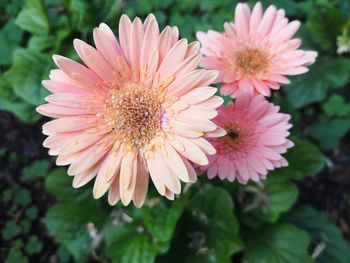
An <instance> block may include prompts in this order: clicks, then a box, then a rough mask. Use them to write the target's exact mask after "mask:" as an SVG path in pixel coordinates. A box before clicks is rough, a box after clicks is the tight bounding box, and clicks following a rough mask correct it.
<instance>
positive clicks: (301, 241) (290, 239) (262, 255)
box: [243, 223, 312, 263]
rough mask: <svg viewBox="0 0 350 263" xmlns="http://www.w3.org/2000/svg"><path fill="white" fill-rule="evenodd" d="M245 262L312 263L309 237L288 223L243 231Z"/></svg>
mask: <svg viewBox="0 0 350 263" xmlns="http://www.w3.org/2000/svg"><path fill="white" fill-rule="evenodd" d="M243 237H244V241H245V247H244V255H243V262H246V263H262V262H268V263H311V262H312V260H311V257H310V256H309V254H308V251H307V248H308V246H309V242H310V239H309V236H308V234H307V233H306V232H304V231H303V230H301V229H299V228H297V227H295V226H293V225H291V224H287V223H279V224H274V225H265V226H263V227H261V228H260V229H254V230H252V229H250V230H249V229H246V231H243Z"/></svg>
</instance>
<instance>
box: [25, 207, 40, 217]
mask: <svg viewBox="0 0 350 263" xmlns="http://www.w3.org/2000/svg"><path fill="white" fill-rule="evenodd" d="M25 215H26V217H28V218H29V219H30V220H35V219H37V218H38V215H39V208H38V207H37V206H31V207H29V208H28V209H27V210H26V212H25Z"/></svg>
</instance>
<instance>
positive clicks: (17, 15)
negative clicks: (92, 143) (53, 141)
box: [0, 0, 350, 263]
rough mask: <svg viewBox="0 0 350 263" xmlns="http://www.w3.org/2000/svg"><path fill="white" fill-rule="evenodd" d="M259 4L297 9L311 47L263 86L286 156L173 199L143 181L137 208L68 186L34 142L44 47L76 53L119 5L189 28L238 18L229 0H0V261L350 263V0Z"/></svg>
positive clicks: (47, 51)
mask: <svg viewBox="0 0 350 263" xmlns="http://www.w3.org/2000/svg"><path fill="white" fill-rule="evenodd" d="M248 2H249V3H250V4H251V5H252V4H253V3H255V1H248ZM262 3H263V5H264V7H265V8H266V7H267V6H268V5H269V4H274V5H276V6H277V7H279V8H283V9H285V11H286V14H287V15H288V16H289V17H290V18H291V19H298V20H300V21H301V22H302V26H301V28H300V30H299V32H298V33H297V37H299V38H302V40H303V45H302V48H304V49H309V50H317V51H318V52H319V57H318V59H317V62H316V63H315V64H314V65H312V66H311V67H310V71H309V72H308V73H306V74H304V75H301V76H298V77H294V78H292V79H291V80H292V83H291V84H290V85H287V86H285V87H283V88H282V89H281V91H278V92H276V93H274V94H273V96H272V97H271V101H273V102H274V103H277V104H279V105H281V107H282V111H284V112H286V113H289V114H291V115H292V122H293V124H294V127H293V129H292V136H291V139H292V140H293V141H294V142H295V143H296V146H295V147H294V148H293V149H292V150H290V151H289V153H288V154H287V155H286V157H287V159H288V161H289V162H290V166H289V167H287V168H283V169H279V170H277V171H275V172H272V173H270V174H269V175H268V179H267V180H266V181H263V182H261V183H259V184H256V183H250V184H248V185H246V186H242V185H238V184H237V183H229V182H221V181H219V180H212V181H208V180H206V179H205V178H204V177H201V178H200V180H199V182H198V183H196V184H194V185H192V186H191V187H186V188H185V189H186V190H185V191H184V193H183V194H182V195H181V197H179V198H178V199H176V201H174V202H170V201H166V200H164V199H162V198H159V197H158V196H157V194H156V193H155V191H154V189H152V188H151V189H150V194H149V197H148V199H149V201H148V202H147V203H146V205H145V206H144V207H143V208H142V209H135V208H134V207H133V206H129V207H126V208H125V207H122V206H121V205H117V206H115V207H110V206H108V205H107V201H106V200H105V199H104V198H102V199H101V200H94V199H93V198H92V194H91V185H89V186H88V187H84V188H83V189H78V190H77V189H73V188H72V186H71V181H72V178H70V177H68V176H67V175H66V170H65V168H60V169H57V168H56V167H55V165H54V159H52V158H51V157H49V156H48V155H47V153H46V150H45V149H44V148H43V147H42V146H41V144H42V141H43V140H44V136H43V135H42V134H41V125H42V123H44V122H45V121H47V119H43V118H41V117H40V116H39V115H38V114H37V113H36V112H35V107H36V106H37V105H40V104H42V103H43V101H44V100H43V99H44V97H45V96H46V95H47V94H48V92H47V91H46V90H45V89H44V88H43V87H42V86H41V84H40V83H41V80H43V79H47V77H48V73H49V71H50V69H52V68H54V65H53V62H52V60H51V56H52V54H61V55H64V56H67V57H70V58H72V59H78V57H77V55H76V54H75V52H74V50H73V45H72V41H73V39H74V38H80V39H82V40H84V41H87V42H89V43H92V34H91V32H92V30H93V28H94V27H96V26H98V25H99V23H101V22H106V23H107V24H109V26H110V27H111V28H112V29H113V30H114V32H115V33H117V32H116V29H117V27H118V20H119V17H120V15H121V14H123V13H125V14H127V15H129V16H130V17H132V18H133V17H134V16H139V17H141V18H145V17H146V16H147V14H148V13H150V12H153V13H154V14H155V16H156V17H157V20H158V22H159V24H160V27H161V28H163V27H164V26H165V25H168V24H169V25H173V26H174V25H176V26H178V27H179V30H180V35H181V37H186V38H188V39H189V40H191V41H194V40H195V33H196V31H198V30H208V29H210V28H211V29H216V30H220V31H221V30H222V29H223V23H224V22H225V21H232V20H233V18H234V7H235V5H236V4H237V1H235V0H220V1H217V0H161V1H159V0H124V1H123V0H92V1H84V0H45V1H44V0H27V1H21V0H2V1H0V72H1V76H0V134H1V140H0V167H1V168H0V189H1V193H0V228H1V236H0V262H5V263H26V262H35V263H41V262H43V263H47V262H49V263H56V262H63V263H65V262H101V263H102V262H103V263H104V262H113V263H119V262H122V263H124V262H125V263H151V262H157V263H160V262H166V263H168V262H177V263H178V262H191V263H195V262H201V263H202V262H204V263H205V262H208V263H209V262H210V263H215V262H218V263H226V262H246V263H309V262H317V263H349V262H350V245H349V242H348V241H349V240H350V141H349V130H350V89H349V74H350V58H349V53H350V1H349V0H334V1H330V0H329V1H327V0H300V1H297V0H295V1H291V0H266V1H262Z"/></svg>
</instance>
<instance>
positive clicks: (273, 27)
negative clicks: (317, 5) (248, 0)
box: [197, 3, 317, 97]
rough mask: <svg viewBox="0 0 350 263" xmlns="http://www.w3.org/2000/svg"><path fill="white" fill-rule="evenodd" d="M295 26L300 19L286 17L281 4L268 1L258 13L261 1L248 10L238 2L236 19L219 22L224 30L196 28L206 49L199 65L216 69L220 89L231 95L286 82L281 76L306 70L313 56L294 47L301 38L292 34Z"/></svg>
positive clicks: (267, 91)
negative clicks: (218, 73)
mask: <svg viewBox="0 0 350 263" xmlns="http://www.w3.org/2000/svg"><path fill="white" fill-rule="evenodd" d="M299 26H300V22H299V21H292V22H289V21H288V18H286V17H285V13H284V10H282V9H280V10H277V9H276V7H275V6H273V5H271V6H269V7H268V8H267V10H266V11H265V12H264V13H263V10H262V6H261V3H257V4H256V5H255V6H254V8H253V10H252V11H251V10H250V8H249V6H248V5H247V4H242V3H239V4H238V5H237V7H236V11H235V21H234V23H229V22H226V23H225V24H224V28H225V32H224V33H219V32H217V31H213V30H209V31H208V32H207V33H204V32H198V33H197V38H198V40H199V41H200V42H201V44H202V49H201V52H202V53H203V54H204V55H205V57H204V59H203V60H202V62H201V66H202V67H203V68H206V69H217V70H219V71H220V75H219V77H218V79H217V81H218V82H222V83H223V85H222V88H221V94H222V95H225V96H226V95H231V96H232V97H235V96H236V95H237V94H238V93H240V92H242V91H247V90H253V91H254V92H255V93H257V94H262V95H264V96H270V94H271V90H277V89H279V88H280V86H281V85H284V84H288V83H289V80H288V78H287V77H286V76H288V75H299V74H302V73H305V72H307V71H308V68H307V66H309V65H311V64H313V63H314V62H315V59H316V56H317V53H316V52H314V51H304V50H300V49H298V48H299V47H300V45H301V40H300V39H293V38H292V37H293V36H294V34H295V33H296V32H297V30H298V28H299Z"/></svg>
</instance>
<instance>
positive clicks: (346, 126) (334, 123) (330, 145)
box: [310, 118, 350, 151]
mask: <svg viewBox="0 0 350 263" xmlns="http://www.w3.org/2000/svg"><path fill="white" fill-rule="evenodd" d="M349 130H350V119H340V118H338V119H333V120H329V121H325V122H318V123H315V124H314V125H312V126H311V128H310V135H311V136H312V137H314V138H316V139H317V140H318V141H319V143H320V146H321V148H322V149H323V150H325V151H328V150H332V149H334V148H336V147H338V146H339V143H340V141H341V139H342V138H343V137H344V136H345V135H346V134H347V133H348V132H349Z"/></svg>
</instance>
